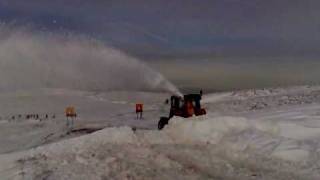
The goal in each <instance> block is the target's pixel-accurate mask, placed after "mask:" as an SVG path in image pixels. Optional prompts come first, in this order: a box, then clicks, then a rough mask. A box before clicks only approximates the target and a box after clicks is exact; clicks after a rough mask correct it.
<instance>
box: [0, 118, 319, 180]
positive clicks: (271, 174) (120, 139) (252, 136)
mask: <svg viewBox="0 0 320 180" xmlns="http://www.w3.org/2000/svg"><path fill="white" fill-rule="evenodd" d="M280 131H281V129H279V128H278V126H277V124H272V123H266V122H256V123H252V121H250V120H248V119H246V118H239V117H210V115H208V116H207V117H201V118H196V117H195V118H191V119H182V118H173V119H172V120H171V121H170V124H169V125H168V126H167V127H166V128H165V129H164V130H163V131H156V130H137V131H133V130H132V129H131V128H129V127H120V128H107V129H104V130H101V131H97V132H95V133H93V134H89V135H86V136H82V137H78V138H74V139H69V140H63V141H60V142H57V143H54V144H50V145H46V146H43V147H39V148H36V149H34V150H32V151H27V152H24V154H23V155H21V153H20V154H19V156H14V157H15V162H18V165H19V166H18V167H19V168H18V169H16V171H18V172H15V171H13V172H12V173H14V175H13V176H14V177H15V178H16V177H20V175H21V174H23V176H22V177H23V178H27V179H28V178H29V179H45V178H49V179H50V178H51V179H143V178H144V179H145V178H147V179H213V178H217V177H219V178H218V179H232V178H235V177H237V179H247V178H248V177H251V176H252V177H255V178H258V179H259V178H262V177H263V178H262V179H301V177H304V178H305V179H312V178H313V175H312V174H307V175H306V176H302V175H305V173H306V172H308V171H305V170H301V166H298V165H295V164H294V163H286V162H285V161H280V160H276V159H274V158H273V157H280V158H284V159H286V157H287V156H289V157H287V159H290V158H291V157H297V159H296V160H297V161H299V160H300V159H299V158H307V156H309V154H308V153H309V152H308V151H304V150H301V149H299V144H295V145H297V146H295V149H292V151H290V152H288V151H287V150H288V147H291V148H292V147H293V144H294V143H295V142H294V141H292V142H289V141H282V137H281V136H280V134H281V133H280ZM284 142H285V143H284ZM286 151H287V152H286ZM2 159H4V160H6V162H8V159H7V156H3V155H2V156H0V162H1V160H2ZM0 164H1V163H0ZM9 164H10V162H9ZM10 166H11V165H10ZM2 167H5V166H0V172H1V170H2ZM21 169H22V170H21ZM19 171H22V172H23V173H21V172H20V173H19ZM10 173H11V171H10ZM0 175H1V173H0ZM316 175H317V174H316ZM310 177H311V178H310ZM17 179H19V178H17Z"/></svg>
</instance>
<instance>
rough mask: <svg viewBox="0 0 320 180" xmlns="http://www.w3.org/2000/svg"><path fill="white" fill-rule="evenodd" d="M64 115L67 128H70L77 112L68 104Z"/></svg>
mask: <svg viewBox="0 0 320 180" xmlns="http://www.w3.org/2000/svg"><path fill="white" fill-rule="evenodd" d="M65 113H66V117H67V128H69V129H72V128H73V124H74V119H75V118H76V117H77V113H76V111H75V108H74V107H72V106H69V107H67V108H66V109H65Z"/></svg>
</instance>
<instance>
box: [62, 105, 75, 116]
mask: <svg viewBox="0 0 320 180" xmlns="http://www.w3.org/2000/svg"><path fill="white" fill-rule="evenodd" d="M65 113H66V116H67V117H75V116H77V115H76V111H75V108H74V107H72V106H69V107H67V108H66V110H65Z"/></svg>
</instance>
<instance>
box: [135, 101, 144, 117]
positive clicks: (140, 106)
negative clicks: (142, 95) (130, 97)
mask: <svg viewBox="0 0 320 180" xmlns="http://www.w3.org/2000/svg"><path fill="white" fill-rule="evenodd" d="M142 113H143V104H141V103H138V104H136V114H137V119H142ZM139 116H140V117H139Z"/></svg>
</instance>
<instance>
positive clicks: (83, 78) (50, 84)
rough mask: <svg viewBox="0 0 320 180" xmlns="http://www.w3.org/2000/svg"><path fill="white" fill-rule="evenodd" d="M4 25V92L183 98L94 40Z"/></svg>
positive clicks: (0, 45) (0, 71) (0, 50)
mask: <svg viewBox="0 0 320 180" xmlns="http://www.w3.org/2000/svg"><path fill="white" fill-rule="evenodd" d="M30 29H31V28H17V27H12V26H8V25H0V90H2V91H4V90H19V89H30V88H31V89H33V88H69V89H80V90H97V91H106V90H129V91H130V90H142V91H165V92H169V93H172V94H179V90H178V89H177V88H176V87H175V86H174V85H173V84H172V83H170V82H169V81H168V80H166V79H165V78H164V77H163V76H162V75H161V74H160V73H158V72H156V71H154V70H153V69H151V68H150V67H148V66H147V65H146V64H144V63H142V62H141V61H139V60H138V59H135V58H133V57H130V56H128V55H127V54H125V53H123V52H121V51H119V50H117V49H114V48H112V47H108V46H106V45H105V44H104V43H101V42H99V41H97V40H95V39H92V38H88V37H84V36H80V35H74V34H70V33H69V34H68V33H65V34H63V35H62V34H61V33H50V32H49V33H48V32H39V31H35V30H30Z"/></svg>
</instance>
